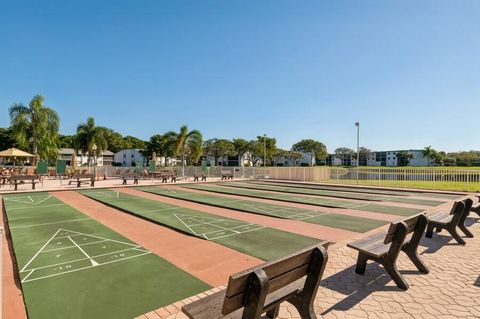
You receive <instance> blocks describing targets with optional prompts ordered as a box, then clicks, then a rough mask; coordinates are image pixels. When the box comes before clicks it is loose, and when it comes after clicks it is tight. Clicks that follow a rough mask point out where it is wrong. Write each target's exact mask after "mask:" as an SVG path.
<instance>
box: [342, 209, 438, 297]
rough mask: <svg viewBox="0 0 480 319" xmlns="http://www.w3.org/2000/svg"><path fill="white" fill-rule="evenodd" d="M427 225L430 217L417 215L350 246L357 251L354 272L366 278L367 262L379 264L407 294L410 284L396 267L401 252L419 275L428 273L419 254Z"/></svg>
mask: <svg viewBox="0 0 480 319" xmlns="http://www.w3.org/2000/svg"><path fill="white" fill-rule="evenodd" d="M427 223H428V219H427V217H426V216H425V215H424V214H418V215H415V216H412V217H410V218H408V219H404V220H402V221H399V222H397V223H391V224H390V227H389V229H388V231H387V232H382V233H378V234H375V235H373V236H370V237H367V238H365V239H361V240H358V241H355V242H353V243H350V244H348V245H347V246H348V247H350V248H353V249H355V250H358V259H357V265H356V268H355V272H356V273H357V274H364V273H365V269H366V267H367V261H368V260H373V261H376V262H378V263H380V264H382V265H383V267H384V268H385V270H386V271H387V273H388V274H389V275H390V276H391V277H392V279H393V281H395V283H396V284H397V286H398V287H399V288H401V289H405V290H407V289H408V287H409V286H408V283H407V282H406V281H405V279H404V278H403V276H402V275H401V274H400V272H399V271H398V269H397V266H396V262H397V258H398V255H399V254H400V251H403V252H404V253H406V254H407V256H408V257H409V258H410V260H411V261H412V262H413V264H414V265H415V266H416V267H417V269H418V270H419V271H420V272H422V273H426V274H428V273H429V269H428V267H427V266H426V265H425V263H424V262H423V261H422V260H421V259H420V256H419V255H418V252H417V248H418V245H419V243H420V239H421V238H422V235H423V232H424V231H425V228H426V227H427ZM410 233H413V234H412V236H411V237H410V239H407V235H408V234H410Z"/></svg>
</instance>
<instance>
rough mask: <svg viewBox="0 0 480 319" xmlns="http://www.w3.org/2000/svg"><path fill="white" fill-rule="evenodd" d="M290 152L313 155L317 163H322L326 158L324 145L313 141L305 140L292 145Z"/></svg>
mask: <svg viewBox="0 0 480 319" xmlns="http://www.w3.org/2000/svg"><path fill="white" fill-rule="evenodd" d="M292 151H297V152H304V153H313V154H314V155H315V160H316V161H318V162H320V161H324V160H325V159H326V158H327V156H328V153H327V147H326V146H325V144H323V143H322V142H319V141H316V140H313V139H305V140H301V141H300V142H297V143H295V144H293V146H292Z"/></svg>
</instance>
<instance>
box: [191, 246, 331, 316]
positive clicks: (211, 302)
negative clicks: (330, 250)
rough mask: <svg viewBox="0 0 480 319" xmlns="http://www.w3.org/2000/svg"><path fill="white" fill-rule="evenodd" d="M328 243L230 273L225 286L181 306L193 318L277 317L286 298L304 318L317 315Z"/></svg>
mask: <svg viewBox="0 0 480 319" xmlns="http://www.w3.org/2000/svg"><path fill="white" fill-rule="evenodd" d="M327 247H328V243H325V244H322V245H318V246H311V247H308V248H305V249H303V250H300V251H298V252H295V253H293V254H291V255H288V256H285V257H282V258H280V259H277V260H275V261H271V262H268V263H265V264H262V265H259V266H257V267H254V268H251V269H248V270H245V271H242V272H239V273H237V274H234V275H232V276H230V278H229V280H228V286H227V288H226V289H224V290H222V291H219V292H217V293H214V294H212V295H209V296H207V297H205V298H202V299H200V300H197V301H195V302H193V303H191V304H188V305H186V306H183V307H182V311H183V312H184V313H185V314H186V315H187V316H188V317H189V318H191V319H218V318H229V319H234V318H244V319H246V318H248V319H258V318H261V315H262V314H263V313H266V314H267V317H268V318H272V319H273V318H276V317H277V316H278V312H279V309H280V304H281V303H282V302H283V301H287V302H289V303H291V304H292V305H293V306H295V308H296V309H297V310H298V312H299V313H300V317H301V318H302V319H307V318H308V319H313V318H316V316H315V312H314V309H313V304H314V299H315V295H316V294H317V290H318V286H319V284H320V280H321V279H322V275H323V271H324V270H325V265H326V263H327V259H328V255H327Z"/></svg>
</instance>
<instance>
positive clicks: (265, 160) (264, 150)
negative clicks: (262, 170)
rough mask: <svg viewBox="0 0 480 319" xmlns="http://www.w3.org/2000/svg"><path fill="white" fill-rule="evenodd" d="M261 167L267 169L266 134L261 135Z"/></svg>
mask: <svg viewBox="0 0 480 319" xmlns="http://www.w3.org/2000/svg"><path fill="white" fill-rule="evenodd" d="M263 167H267V134H263Z"/></svg>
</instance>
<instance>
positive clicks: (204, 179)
mask: <svg viewBox="0 0 480 319" xmlns="http://www.w3.org/2000/svg"><path fill="white" fill-rule="evenodd" d="M199 177H202V179H201V181H202V182H206V181H207V176H205V174H202V175H198V174H195V175H193V181H194V182H198V178H199Z"/></svg>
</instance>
